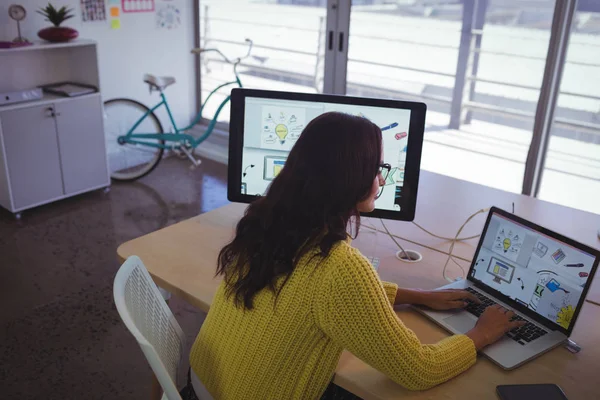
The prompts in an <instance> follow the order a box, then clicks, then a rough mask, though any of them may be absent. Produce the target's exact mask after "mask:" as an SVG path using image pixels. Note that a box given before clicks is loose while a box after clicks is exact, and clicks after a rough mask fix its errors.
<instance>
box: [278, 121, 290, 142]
mask: <svg viewBox="0 0 600 400" xmlns="http://www.w3.org/2000/svg"><path fill="white" fill-rule="evenodd" d="M275 134H276V135H277V137H278V138H279V141H280V142H281V144H284V143H285V138H286V137H287V135H288V128H287V126H285V125H284V124H279V125H277V126H276V127H275Z"/></svg>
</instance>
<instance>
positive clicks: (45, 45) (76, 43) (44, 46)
mask: <svg viewBox="0 0 600 400" xmlns="http://www.w3.org/2000/svg"><path fill="white" fill-rule="evenodd" d="M95 44H96V42H95V41H94V40H89V39H75V40H71V41H69V42H64V43H50V42H43V41H34V42H33V44H32V45H31V46H22V47H13V48H10V49H0V55H2V54H7V53H17V52H23V51H36V50H48V49H60V48H67V47H80V46H92V45H95Z"/></svg>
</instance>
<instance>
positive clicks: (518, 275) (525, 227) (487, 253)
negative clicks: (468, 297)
mask: <svg viewBox="0 0 600 400" xmlns="http://www.w3.org/2000/svg"><path fill="white" fill-rule="evenodd" d="M599 260H600V252H599V251H598V250H595V249H593V248H591V247H589V246H586V245H584V244H581V243H578V242H576V241H574V240H572V239H569V238H566V237H564V236H562V235H560V234H558V233H556V232H553V231H550V230H548V229H545V228H542V227H540V226H538V225H536V224H534V223H532V222H529V221H527V220H525V219H523V218H520V217H517V216H516V215H514V214H511V213H509V212H506V211H504V210H501V209H499V208H496V207H492V208H491V209H490V212H489V214H488V217H487V220H486V223H485V227H484V228H483V232H482V234H481V238H480V240H479V244H478V245H477V250H476V251H475V256H474V258H473V261H472V263H471V267H470V268H469V273H468V274H467V279H463V280H459V281H455V282H453V283H450V284H448V285H446V286H443V287H441V288H439V289H465V290H467V291H469V292H471V293H473V294H474V295H475V296H477V297H478V298H479V299H480V300H481V301H482V304H475V303H474V302H472V303H470V304H469V305H468V306H467V307H466V308H465V309H462V310H453V311H433V310H430V309H427V308H424V307H415V308H416V309H417V310H418V311H419V312H421V313H423V314H424V315H425V316H427V317H428V318H430V319H431V320H433V321H434V322H436V323H437V324H439V325H440V326H442V327H443V328H445V329H447V330H448V331H450V332H452V333H457V334H460V333H466V332H468V331H469V330H471V329H472V328H473V327H474V326H475V323H476V322H477V319H478V317H479V316H480V315H481V314H482V313H483V311H484V310H485V309H486V308H487V307H489V306H491V305H493V304H495V303H498V304H500V305H501V306H503V307H505V308H507V309H510V310H512V311H514V312H515V314H516V315H515V317H514V319H518V320H525V321H526V322H527V324H526V325H524V326H522V327H520V328H517V329H514V330H512V331H510V332H508V333H507V334H506V335H505V336H504V337H503V338H502V339H500V340H499V341H497V342H496V343H494V344H492V345H490V346H487V347H485V348H484V349H483V350H482V352H481V353H483V355H484V356H486V357H487V358H489V359H490V360H492V361H493V362H494V363H496V364H497V365H499V366H500V367H502V368H504V369H507V370H509V369H513V368H516V367H518V366H520V365H522V364H523V363H525V362H527V361H529V360H531V359H533V358H535V357H537V356H539V355H540V354H543V353H545V352H547V351H549V350H551V349H553V348H554V347H557V346H559V345H561V344H562V343H564V342H565V341H566V340H567V339H568V337H569V336H570V335H571V332H572V331H573V327H574V325H575V322H576V320H577V316H578V314H579V311H580V310H581V307H582V306H583V302H584V300H585V296H586V294H587V292H588V290H589V288H590V286H591V283H592V280H593V278H594V274H595V272H596V269H597V268H598V262H599Z"/></svg>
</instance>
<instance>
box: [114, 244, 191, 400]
mask: <svg viewBox="0 0 600 400" xmlns="http://www.w3.org/2000/svg"><path fill="white" fill-rule="evenodd" d="M113 295H114V298H115V305H116V306H117V311H118V312H119V315H120V316H121V319H122V320H123V322H124V323H125V326H126V327H127V329H129V331H130V332H131V333H132V334H133V336H134V337H135V339H136V340H137V342H138V344H139V345H140V347H141V349H142V351H143V352H144V355H145V356H146V359H147V360H148V363H149V364H150V367H151V368H152V371H153V372H154V375H156V378H157V379H158V382H159V383H160V386H161V387H162V389H163V391H164V394H163V396H162V400H181V396H180V395H179V391H178V390H177V385H176V383H175V382H177V367H178V366H179V362H180V361H181V357H182V356H183V352H184V349H185V337H184V335H183V331H182V330H181V327H180V326H179V324H178V323H177V320H176V319H175V316H173V313H172V312H171V310H170V309H169V306H168V305H167V303H165V301H164V299H163V296H162V295H161V293H160V291H159V289H158V287H157V286H156V284H155V283H154V281H153V280H152V278H151V277H150V274H149V273H148V270H147V269H146V267H145V266H144V263H143V262H142V260H140V258H139V257H137V256H131V257H129V258H127V260H126V261H125V262H124V263H123V265H121V268H119V271H118V272H117V275H116V277H115V283H114V286H113Z"/></svg>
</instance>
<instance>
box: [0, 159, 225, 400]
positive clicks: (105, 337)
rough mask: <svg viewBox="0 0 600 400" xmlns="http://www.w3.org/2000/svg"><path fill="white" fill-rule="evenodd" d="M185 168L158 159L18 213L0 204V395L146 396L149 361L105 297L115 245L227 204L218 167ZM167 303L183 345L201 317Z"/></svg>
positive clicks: (190, 339) (109, 288) (177, 302)
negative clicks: (126, 179) (138, 174)
mask: <svg viewBox="0 0 600 400" xmlns="http://www.w3.org/2000/svg"><path fill="white" fill-rule="evenodd" d="M189 166H190V163H189V162H187V161H185V160H183V161H182V160H179V159H176V158H170V159H165V160H163V162H162V163H161V165H160V166H159V167H158V168H157V169H156V170H154V171H153V172H152V173H151V174H150V175H148V176H146V177H144V178H142V179H141V180H139V181H138V182H135V183H125V184H123V183H121V184H119V183H115V184H113V185H112V187H111V191H110V192H109V193H103V192H102V191H96V192H92V193H88V194H84V195H80V196H77V197H74V198H71V199H67V200H63V201H59V202H56V203H53V204H49V205H45V206H41V207H38V208H35V209H32V210H29V211H25V212H24V213H23V218H22V220H20V221H16V220H15V219H14V218H13V216H12V214H10V213H8V212H6V211H4V210H0V292H1V293H2V302H3V305H2V307H0V360H1V362H0V398H2V399H86V400H92V399H108V398H110V399H147V398H148V396H149V393H150V385H149V384H150V378H151V371H150V368H149V366H148V364H147V363H146V360H145V358H144V357H143V355H142V352H141V350H140V349H139V347H138V346H137V344H136V342H135V340H134V339H133V337H132V336H131V334H130V333H129V331H127V330H126V328H125V326H124V325H123V324H122V322H121V320H120V318H119V315H118V314H117V311H116V309H115V306H114V302H113V297H112V282H113V279H114V276H115V273H116V271H117V269H118V267H119V263H118V262H117V257H116V248H117V246H118V245H119V244H121V243H123V242H125V241H127V240H130V239H133V238H136V237H138V236H141V235H144V234H146V233H149V232H152V231H154V230H157V229H160V228H163V227H165V226H167V225H171V224H174V223H177V222H179V221H181V220H184V219H187V218H190V217H193V216H195V215H198V214H201V213H204V212H207V211H210V210H213V209H215V208H218V207H220V206H223V205H225V204H227V203H228V201H227V195H226V190H227V186H226V185H227V183H226V175H227V174H226V167H225V166H224V165H222V164H217V163H214V162H211V161H209V160H205V161H204V162H203V163H202V165H201V166H200V167H199V168H197V169H196V170H193V171H192V170H190V169H189ZM170 306H171V308H172V310H173V312H174V314H175V316H176V318H177V320H178V321H179V323H180V325H181V326H182V328H183V331H184V332H185V333H186V335H187V336H188V347H189V346H190V345H191V343H192V342H193V340H194V338H195V336H196V334H197V333H198V330H199V328H200V325H201V323H202V321H203V320H204V315H203V313H201V312H199V311H198V310H196V309H194V308H193V307H191V306H189V305H187V304H186V303H185V302H183V301H181V300H178V299H176V298H173V299H172V301H171V303H170ZM182 364H183V365H182V366H181V370H182V372H183V371H187V367H188V364H187V359H185V360H184V363H182ZM179 383H180V385H182V384H183V383H184V379H181V381H180V382H179Z"/></svg>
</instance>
